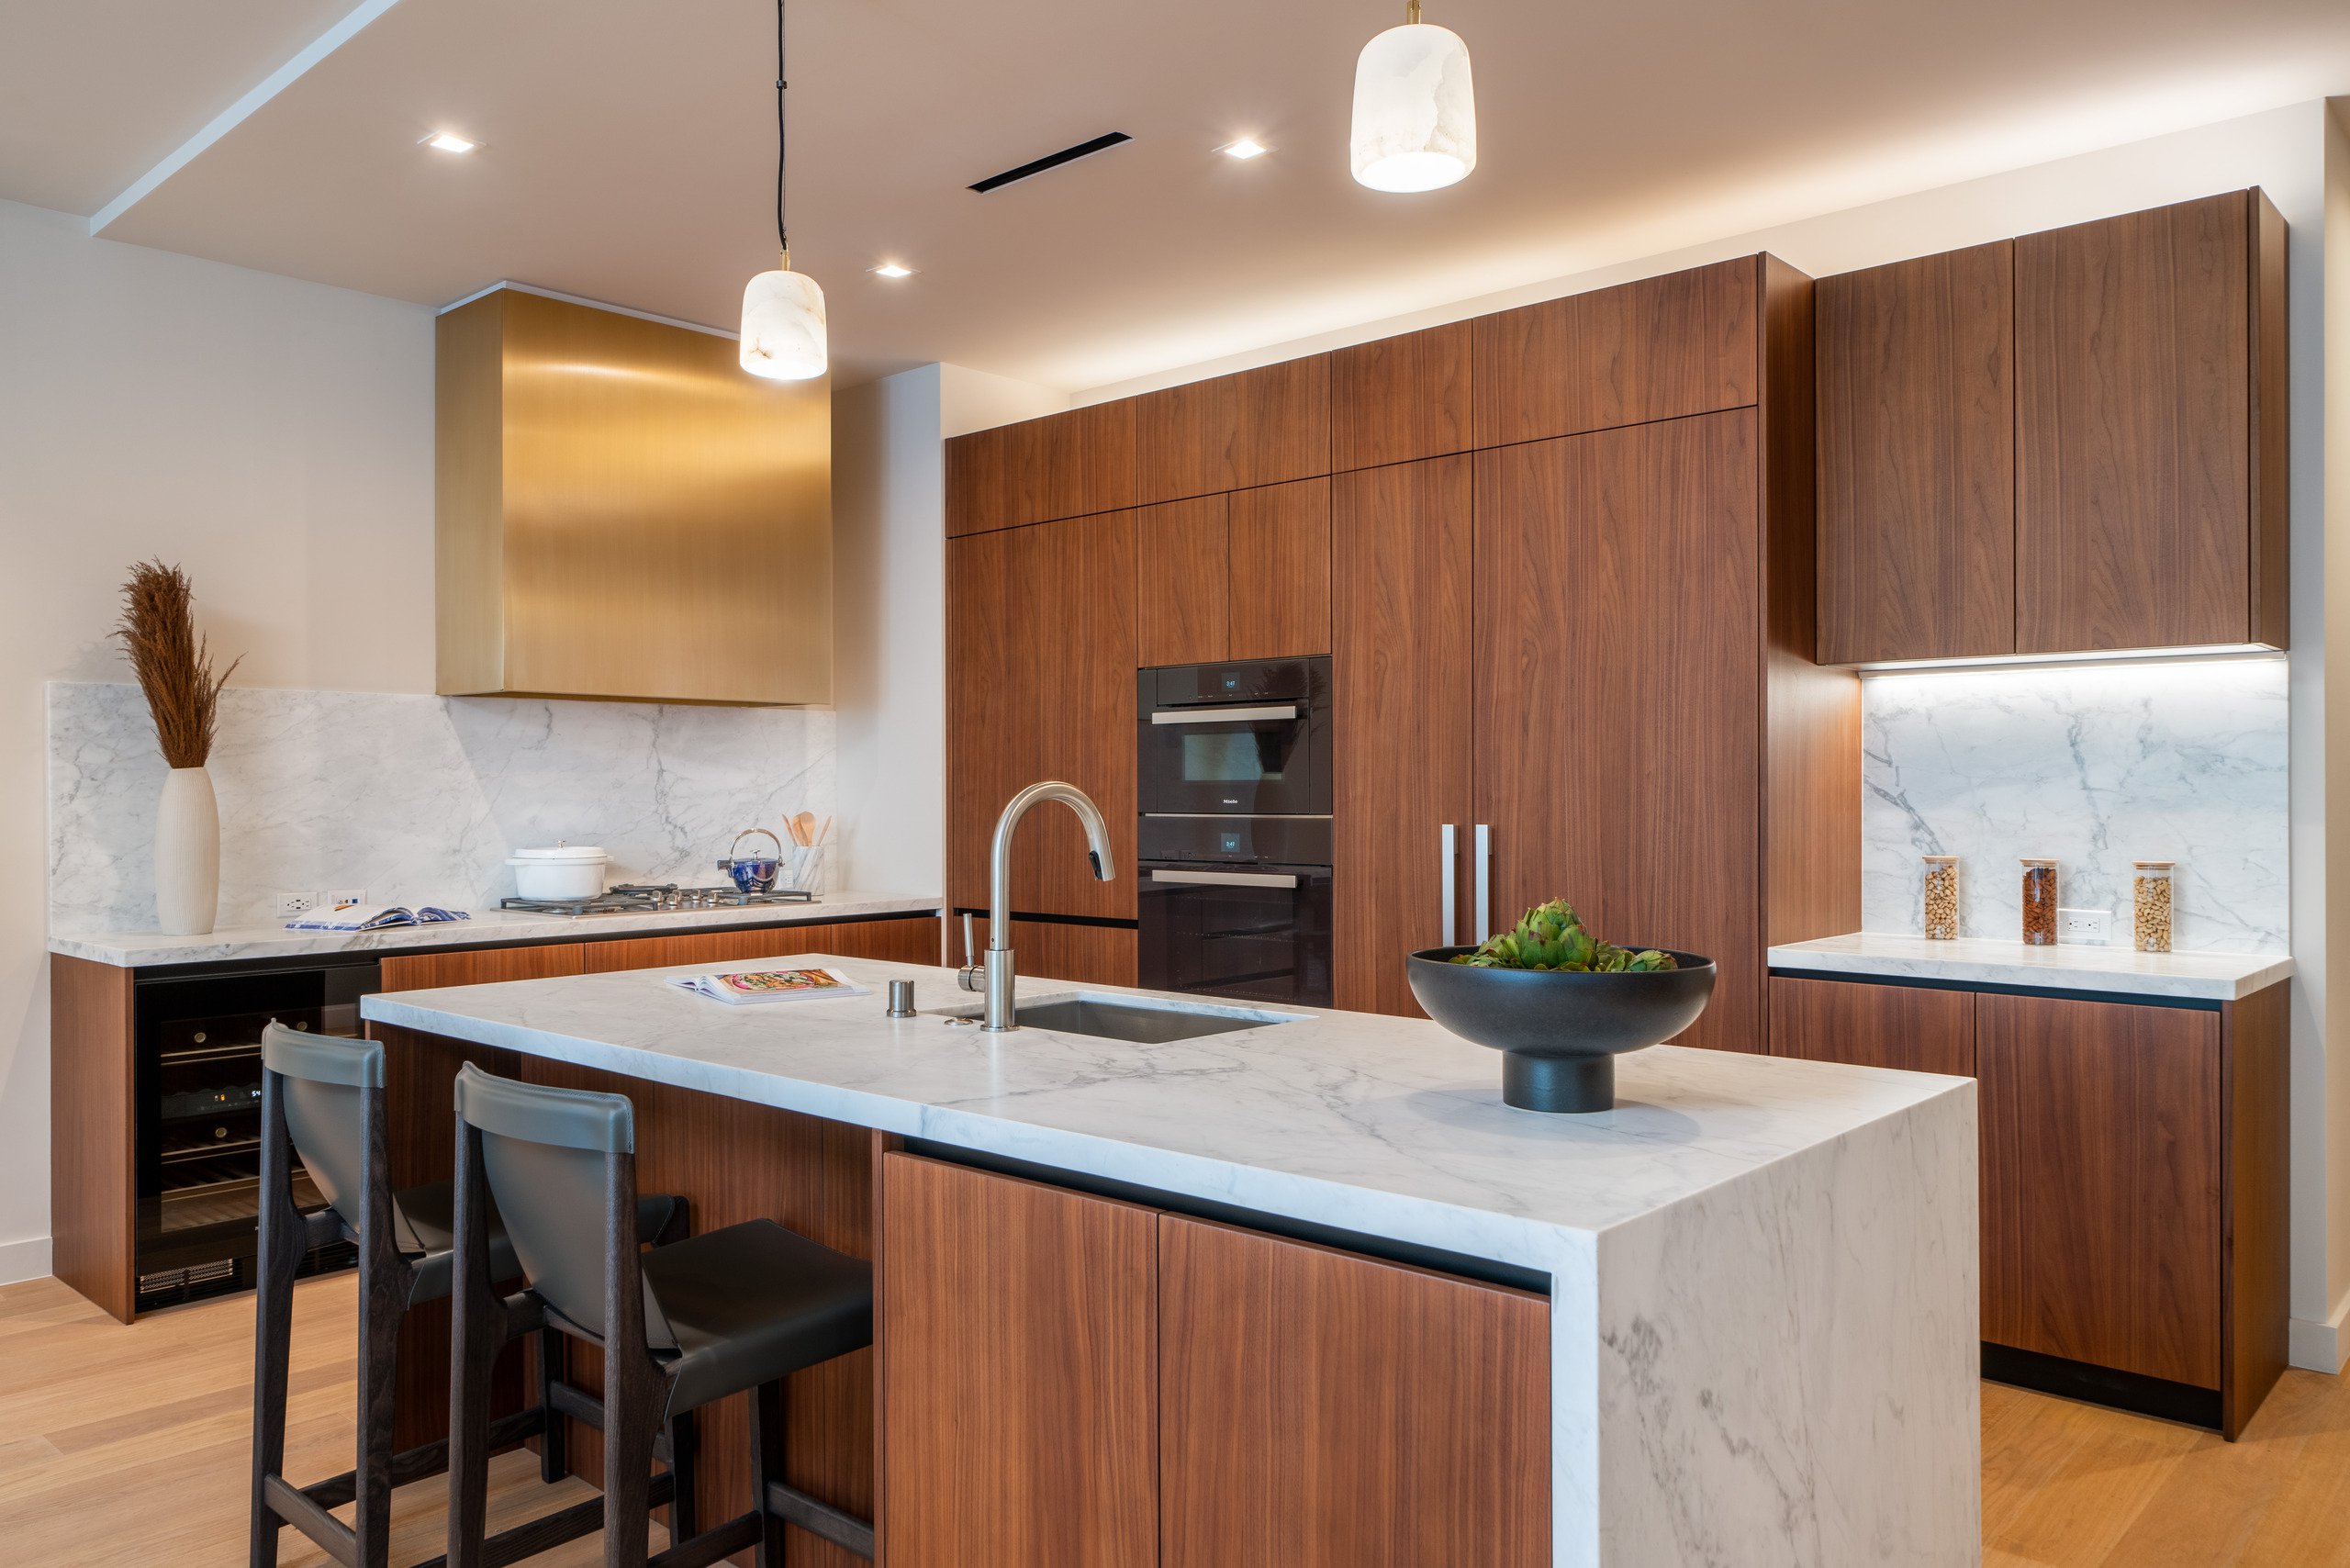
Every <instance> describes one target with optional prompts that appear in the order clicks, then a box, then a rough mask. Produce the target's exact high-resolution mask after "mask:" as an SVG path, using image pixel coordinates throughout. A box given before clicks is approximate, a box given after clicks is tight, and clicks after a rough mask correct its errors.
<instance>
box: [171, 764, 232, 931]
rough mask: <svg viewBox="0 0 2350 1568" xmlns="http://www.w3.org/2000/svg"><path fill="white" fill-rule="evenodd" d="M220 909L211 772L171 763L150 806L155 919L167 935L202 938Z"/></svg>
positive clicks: (217, 812) (217, 820)
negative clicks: (159, 795)
mask: <svg viewBox="0 0 2350 1568" xmlns="http://www.w3.org/2000/svg"><path fill="white" fill-rule="evenodd" d="M219 913H220V807H219V804H218V801H215V800H214V798H213V795H212V775H210V774H209V773H207V772H206V771H205V770H204V769H203V768H201V767H174V768H173V769H172V771H171V774H170V776H169V777H168V778H165V779H164V780H163V799H162V802H161V803H160V804H159V805H158V806H157V807H156V808H155V920H156V924H158V925H159V926H161V927H162V931H163V934H164V935H167V936H202V935H207V934H208V933H209V932H210V931H211V930H212V923H213V922H214V921H215V920H216V919H218V917H219Z"/></svg>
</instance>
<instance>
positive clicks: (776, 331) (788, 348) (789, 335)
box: [743, 0, 830, 381]
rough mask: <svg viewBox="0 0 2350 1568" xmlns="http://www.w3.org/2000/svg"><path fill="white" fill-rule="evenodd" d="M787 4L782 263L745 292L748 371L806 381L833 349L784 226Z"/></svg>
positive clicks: (779, 191)
mask: <svg viewBox="0 0 2350 1568" xmlns="http://www.w3.org/2000/svg"><path fill="white" fill-rule="evenodd" d="M783 92H784V77H783V0H775V241H776V246H777V248H778V250H780V251H781V252H783V259H782V260H781V262H780V263H778V264H777V267H776V270H775V271H773V272H768V273H761V274H759V275H758V276H756V277H755V278H753V279H752V280H751V281H750V283H749V285H748V286H745V287H744V290H743V368H744V370H747V371H749V372H750V373H751V374H752V375H764V376H766V377H767V378H768V379H769V380H772V381H807V380H810V379H811V378H813V377H815V376H819V375H823V374H824V366H825V364H826V363H827V361H828V360H829V358H830V351H829V348H828V346H827V343H826V341H825V332H824V291H823V290H822V289H821V288H818V287H817V286H816V280H815V279H814V278H812V277H810V276H809V275H808V274H805V273H796V272H793V271H792V270H791V238H790V235H789V231H788V230H786V229H785V228H784V223H783V167H784V120H783Z"/></svg>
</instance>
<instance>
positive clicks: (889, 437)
mask: <svg viewBox="0 0 2350 1568" xmlns="http://www.w3.org/2000/svg"><path fill="white" fill-rule="evenodd" d="M1068 406H1069V395H1068V394H1067V393H1064V392H1057V391H1055V390H1053V389H1052V388H1050V387H1046V386H1033V385H1031V384H1030V383H1028V382H1025V381H1013V380H1011V379H1009V378H1007V377H1004V376H1001V375H987V374H986V373H984V372H981V371H976V370H969V369H966V368H965V367H963V366H961V365H956V364H927V365H923V367H921V368H920V369H918V370H909V371H906V372H904V373H902V374H901V375H892V376H890V377H888V378H887V379H885V380H882V381H877V382H872V383H869V384H867V385H866V386H853V387H849V388H847V389H846V390H845V391H842V392H840V393H837V394H835V395H834V399H833V518H834V524H833V526H834V539H833V552H834V567H833V587H834V610H833V613H834V627H835V633H834V634H835V636H836V637H837V638H838V644H837V647H836V650H835V652H836V657H835V659H834V667H835V668H836V670H837V671H838V672H839V673H838V674H837V675H836V677H835V678H834V679H835V685H834V692H835V702H836V705H837V706H838V708H839V710H840V797H841V800H842V801H843V802H844V808H843V811H842V813H841V821H842V823H843V824H844V827H843V832H844V834H845V837H844V839H843V842H842V845H841V855H842V863H841V865H839V866H837V867H835V868H834V872H835V874H836V875H837V876H839V877H841V878H844V879H845V885H846V886H850V887H856V888H867V889H875V890H884V891H893V890H902V891H910V892H936V891H938V890H940V889H942V888H944V887H945V886H946V689H947V687H948V686H951V685H952V683H953V682H954V680H955V678H956V672H955V671H953V670H951V669H946V674H945V679H944V680H943V681H942V679H941V678H940V671H941V670H942V669H945V666H946V469H945V463H944V452H943V449H942V447H941V444H940V443H941V442H943V441H944V440H945V439H946V437H948V436H954V435H960V434H962V433H963V432H965V431H973V430H984V429H986V428H988V427H989V426H991V425H1001V424H1009V423H1011V422H1012V421H1013V420H1026V419H1033V418H1035V416H1037V415H1039V414H1049V413H1055V412H1057V411H1059V410H1060V409H1065V408H1067V407H1068Z"/></svg>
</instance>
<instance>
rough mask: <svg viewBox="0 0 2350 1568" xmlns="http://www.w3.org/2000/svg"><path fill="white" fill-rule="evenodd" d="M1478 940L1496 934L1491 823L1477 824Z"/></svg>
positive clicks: (1492, 831)
mask: <svg viewBox="0 0 2350 1568" xmlns="http://www.w3.org/2000/svg"><path fill="white" fill-rule="evenodd" d="M1475 896H1476V900H1477V940H1478V941H1479V942H1480V943H1483V941H1484V940H1485V938H1486V937H1488V936H1491V935H1493V934H1494V830H1493V826H1492V824H1491V823H1478V824H1477V891H1476V895H1475Z"/></svg>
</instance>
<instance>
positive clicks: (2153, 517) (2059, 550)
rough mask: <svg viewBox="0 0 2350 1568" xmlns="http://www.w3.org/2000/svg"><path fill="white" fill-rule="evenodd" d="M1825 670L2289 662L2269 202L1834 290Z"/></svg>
mask: <svg viewBox="0 0 2350 1568" xmlns="http://www.w3.org/2000/svg"><path fill="white" fill-rule="evenodd" d="M1817 333H1818V344H1817V347H1818V375H1819V392H1818V407H1819V438H1818V442H1819V509H1820V517H1819V536H1820V554H1819V639H1818V658H1819V661H1820V662H1821V663H1823V664H1873V663H1882V662H1893V661H1900V660H1908V659H1949V658H1986V657H1998V656H2001V655H2013V654H2026V655H2029V654H2051V653H2095V652H2106V651H2128V650H2134V649H2144V648H2177V647H2203V646H2244V645H2251V646H2264V647H2272V648H2282V647H2284V646H2285V645H2286V634H2287V619H2286V599H2287V595H2288V581H2287V548H2286V546H2287V493H2286V492H2287V476H2286V471H2285V462H2286V409H2285V405H2286V386H2285V359H2286V349H2285V335H2284V334H2285V225H2284V220H2283V219H2282V218H2280V217H2278V216H2277V209H2276V208H2275V207H2273V206H2272V205H2270V203H2269V202H2268V199H2267V198H2266V196H2264V195H2263V194H2262V193H2261V192H2260V191H2258V190H2256V189H2254V190H2244V191H2233V192H2229V193H2227V194H2226V195H2223V196H2211V197H2208V198H2205V199H2203V200H2199V201H2190V202H2182V203H2179V204H2177V205H2176V206H2172V207H2156V208H2154V209H2153V210H2151V211H2146V212H2137V213H2131V214H2128V215H2126V216H2124V217H2121V218H2105V219H2102V220H2099V221H2098V222H2094V223H2083V224H2076V225H2074V226H2073V227H2071V228H2067V229H2058V230H2050V231H2048V232H2046V233H2041V234H2031V235H2027V236H2025V237H2023V238H2021V239H2019V240H2015V241H2001V242H1999V243H1997V244H1991V245H1982V246H1976V247H1975V248H1973V249H1969V250H1964V251H1953V252H1946V253H1943V254H1940V255H1931V256H1924V257H1919V258H1918V259H1916V260H1914V261H1907V262H1900V263H1894V264H1893V265H1890V266H1882V267H1873V268H1870V269H1868V270H1866V271H1863V272H1857V273H1849V274H1843V275H1842V276H1840V277H1830V278H1823V279H1822V280H1820V283H1819V287H1818V327H1817Z"/></svg>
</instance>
